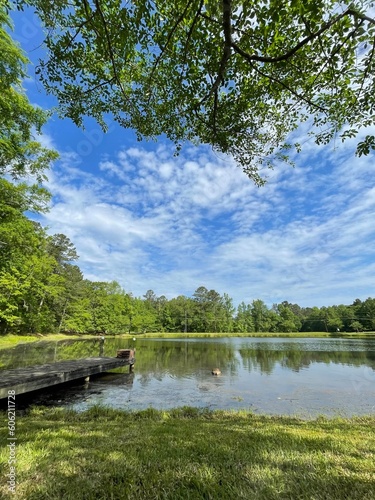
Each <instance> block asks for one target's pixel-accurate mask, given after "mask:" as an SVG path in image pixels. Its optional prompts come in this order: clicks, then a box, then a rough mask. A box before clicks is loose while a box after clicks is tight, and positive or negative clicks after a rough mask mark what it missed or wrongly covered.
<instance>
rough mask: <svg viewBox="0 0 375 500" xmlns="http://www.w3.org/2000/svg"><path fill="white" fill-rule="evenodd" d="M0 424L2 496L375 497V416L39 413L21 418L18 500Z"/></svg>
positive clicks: (100, 411) (40, 499)
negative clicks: (310, 418) (310, 417)
mask: <svg viewBox="0 0 375 500" xmlns="http://www.w3.org/2000/svg"><path fill="white" fill-rule="evenodd" d="M0 418H1V421H0V422H1V425H0V429H1V432H2V436H3V437H4V439H2V440H1V444H2V448H1V453H0V462H1V470H2V474H1V483H0V497H1V496H2V494H3V496H4V498H7V497H9V498H10V497H11V498H15V499H25V500H26V499H27V500H32V499H35V500H43V499H45V500H47V499H49V500H50V499H56V500H57V499H64V500H70V499H71V500H79V499H85V500H91V499H92V500H94V499H96V500H99V499H103V500H105V499H130V498H132V499H137V500H140V499H145V500H146V499H147V500H154V499H155V500H157V499H173V500H179V499H181V500H185V499H197V500H198V499H213V500H217V499H226V500H228V499H246V500H250V499H264V500H272V499H290V500H294V499H299V500H303V499H306V500H307V499H309V500H312V499H316V500H324V499H335V500H340V499H346V500H349V499H350V500H356V499H358V500H370V499H371V500H373V499H374V498H375V456H374V454H375V432H374V428H375V417H374V416H371V417H370V416H369V417H357V418H352V419H340V418H334V419H327V418H323V417H321V418H318V419H316V420H313V421H304V420H300V419H297V418H291V417H275V416H273V417H271V416H259V415H254V414H252V413H249V412H244V411H241V412H230V411H209V410H199V409H195V408H180V409H176V410H170V411H157V410H153V409H148V410H144V411H138V412H124V411H121V410H112V409H105V408H100V407H94V408H92V409H90V410H88V411H86V412H83V413H76V412H73V411H71V410H66V409H65V410H64V409H57V408H50V409H48V408H34V409H31V410H30V411H29V412H28V414H26V415H24V416H18V417H17V422H16V436H17V441H16V459H17V466H16V493H15V494H12V495H11V496H10V495H9V492H8V490H7V476H6V474H7V472H8V471H9V467H10V465H9V463H8V459H9V448H8V447H7V439H6V438H7V433H8V429H7V418H6V413H4V412H3V413H1V414H0Z"/></svg>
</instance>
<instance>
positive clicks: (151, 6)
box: [15, 0, 375, 183]
mask: <svg viewBox="0 0 375 500" xmlns="http://www.w3.org/2000/svg"><path fill="white" fill-rule="evenodd" d="M15 4H16V5H17V7H18V8H23V6H24V5H25V4H29V5H32V6H33V7H34V8H35V10H36V13H37V15H38V16H39V17H40V19H41V21H42V23H43V24H44V26H45V28H46V37H45V46H46V48H47V56H46V58H45V59H44V60H42V61H40V64H39V66H38V68H37V72H38V73H39V76H40V78H41V80H42V81H43V83H44V85H45V88H46V89H47V91H48V92H50V93H53V94H54V95H56V96H57V98H58V100H59V103H60V112H61V114H62V115H63V116H66V117H70V118H71V119H72V120H73V121H74V122H75V123H76V124H78V125H81V124H82V121H83V117H84V116H92V117H94V118H96V119H97V120H98V122H99V123H101V125H102V126H103V127H104V128H105V117H106V114H107V113H111V114H112V115H113V116H114V118H115V119H116V120H117V121H118V122H119V123H120V124H121V125H123V126H124V127H130V128H132V129H134V130H135V131H136V132H137V134H138V137H139V138H143V137H156V136H158V135H160V134H165V135H166V136H167V137H168V138H170V139H171V140H173V141H175V143H176V145H177V149H178V148H180V146H181V143H182V142H183V141H186V140H189V141H193V142H197V143H203V144H209V145H211V146H212V147H213V148H214V149H215V150H217V151H219V152H223V153H229V154H231V155H233V157H234V158H235V160H236V161H237V162H238V164H239V165H241V166H242V168H243V170H244V171H245V172H246V173H247V174H248V175H249V177H251V178H252V179H253V180H254V181H255V182H257V183H262V182H263V180H262V177H261V176H260V173H261V171H260V168H261V167H264V166H272V165H273V163H274V161H275V160H276V159H278V158H281V159H285V158H286V155H287V154H288V151H289V150H290V149H291V148H296V149H297V150H298V149H299V148H300V146H299V144H297V143H295V144H288V143H287V142H286V141H287V140H288V135H289V134H290V132H292V131H293V130H295V129H296V128H297V126H298V125H299V124H300V123H301V122H302V121H304V120H307V119H311V120H312V121H313V125H312V126H311V134H312V135H313V136H314V137H315V140H316V142H317V143H328V142H329V141H330V140H331V139H332V138H333V137H336V136H338V137H341V138H342V139H343V140H344V139H345V138H347V137H355V136H356V135H357V134H358V131H359V130H360V129H361V128H362V127H368V126H370V125H373V124H374V104H375V92H374V70H375V66H374V53H375V19H374V17H373V11H371V8H372V2H371V1H370V0H354V1H349V0H344V1H339V2H337V1H336V0H314V1H302V0H292V1H289V2H285V1H283V0H264V1H259V0H256V1H254V0H221V1H219V2H217V1H212V0H173V1H171V0H137V1H134V2H123V1H121V0H58V1H56V0H53V1H52V0H47V1H46V0H15ZM373 148H375V139H374V137H373V136H371V135H368V136H367V137H366V138H365V139H364V140H362V141H360V142H359V143H358V148H357V154H359V155H362V154H368V153H369V151H370V149H373Z"/></svg>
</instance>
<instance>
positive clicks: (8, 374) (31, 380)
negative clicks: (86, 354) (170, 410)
mask: <svg viewBox="0 0 375 500" xmlns="http://www.w3.org/2000/svg"><path fill="white" fill-rule="evenodd" d="M134 361H135V360H134V359H131V360H130V361H129V360H125V359H121V358H107V357H98V358H82V359H74V360H67V361H57V362H56V363H50V364H45V365H38V366H27V367H25V368H14V369H11V370H1V371H0V399H3V398H7V397H8V391H9V390H14V391H15V393H16V395H18V394H25V393H27V392H31V391H35V390H38V389H44V388H46V387H50V386H53V385H57V384H62V383H64V382H69V381H70V380H76V379H80V378H85V377H88V376H90V375H94V374H97V373H102V372H106V371H108V370H111V369H113V368H118V367H120V366H129V365H133V364H134Z"/></svg>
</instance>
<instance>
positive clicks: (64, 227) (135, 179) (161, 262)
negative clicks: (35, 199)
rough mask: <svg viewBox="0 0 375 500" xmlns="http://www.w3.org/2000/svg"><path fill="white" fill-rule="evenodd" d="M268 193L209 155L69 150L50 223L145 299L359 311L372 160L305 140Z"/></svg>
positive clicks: (365, 288)
mask: <svg viewBox="0 0 375 500" xmlns="http://www.w3.org/2000/svg"><path fill="white" fill-rule="evenodd" d="M306 144H307V145H306V147H305V148H304V150H303V153H302V154H301V155H300V156H299V157H297V158H296V162H297V163H296V167H295V168H291V167H288V166H285V165H280V167H279V168H277V169H275V170H273V171H270V172H269V173H268V184H267V185H266V186H265V187H262V188H257V187H256V186H254V184H253V183H252V182H251V181H250V180H248V179H247V177H246V176H245V175H244V174H243V173H242V172H241V170H240V169H238V168H237V167H236V166H235V165H234V164H233V162H232V161H231V160H230V159H229V158H226V157H219V156H217V155H215V154H214V153H212V152H211V151H210V150H209V149H207V148H204V147H200V148H193V147H192V146H191V147H186V148H185V149H184V150H183V153H182V154H181V156H179V157H174V156H173V149H172V148H170V147H169V146H168V145H165V144H161V145H155V147H154V148H152V147H151V148H150V147H148V149H147V150H146V149H144V148H143V147H142V146H138V147H134V146H131V147H127V148H126V147H124V148H119V149H118V150H117V151H115V152H114V154H112V155H108V153H107V154H106V155H105V156H103V157H100V156H99V157H98V158H96V161H95V162H94V163H93V160H92V158H91V159H90V164H88V161H89V160H88V158H85V157H83V158H81V159H80V158H79V157H78V156H77V155H75V154H72V153H70V154H64V153H62V159H61V161H60V163H59V164H58V165H57V166H56V168H54V170H53V171H52V172H51V175H50V182H49V188H50V190H51V191H52V193H53V205H52V208H51V211H50V212H49V213H48V214H47V215H46V216H45V220H44V222H45V224H46V225H48V226H49V230H50V232H52V233H56V232H62V233H64V234H66V235H67V236H68V237H69V238H70V239H71V240H72V241H73V243H74V244H75V245H76V247H77V250H78V253H79V255H80V260H79V262H78V264H79V265H80V267H81V269H82V271H83V272H84V273H85V276H86V277H87V278H89V279H93V280H113V279H114V280H117V281H119V282H120V284H121V285H122V286H123V287H124V288H125V289H126V290H127V291H131V292H133V293H134V294H135V295H142V294H143V293H145V291H146V290H148V289H153V290H154V291H155V292H156V293H157V294H158V295H162V294H164V295H166V296H168V297H172V296H176V295H179V294H187V295H189V294H192V293H193V292H194V290H195V289H196V288H197V287H198V286H200V285H204V286H206V287H207V288H214V289H216V290H217V291H219V292H220V293H224V292H227V293H228V294H229V295H230V296H231V297H233V298H234V301H235V303H239V302H240V301H242V300H245V301H251V300H253V299H256V298H261V299H263V300H265V301H266V302H267V303H268V304H269V305H271V304H272V303H273V302H278V301H281V300H289V301H292V302H297V303H299V304H300V305H311V306H312V305H329V304H334V303H342V302H344V303H350V302H351V301H352V300H354V299H355V298H356V297H357V296H358V297H362V298H366V297H367V296H369V295H371V294H373V290H372V283H371V278H370V272H371V271H372V270H373V268H374V264H373V262H374V254H375V250H374V249H373V247H374V245H373V243H374V236H375V230H374V224H373V212H374V208H375V187H374V185H373V182H371V180H372V177H373V176H372V175H371V173H372V168H373V166H372V159H371V158H369V157H368V158H356V157H355V156H354V153H353V149H352V148H350V147H348V146H347V145H344V146H343V147H342V148H338V149H333V148H332V147H325V148H322V149H320V150H319V149H318V148H316V147H315V146H314V145H313V144H312V143H311V142H308V143H306Z"/></svg>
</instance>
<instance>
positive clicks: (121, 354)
mask: <svg viewBox="0 0 375 500" xmlns="http://www.w3.org/2000/svg"><path fill="white" fill-rule="evenodd" d="M117 357H118V358H122V359H128V360H132V359H134V357H135V349H119V350H118V351H117Z"/></svg>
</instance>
